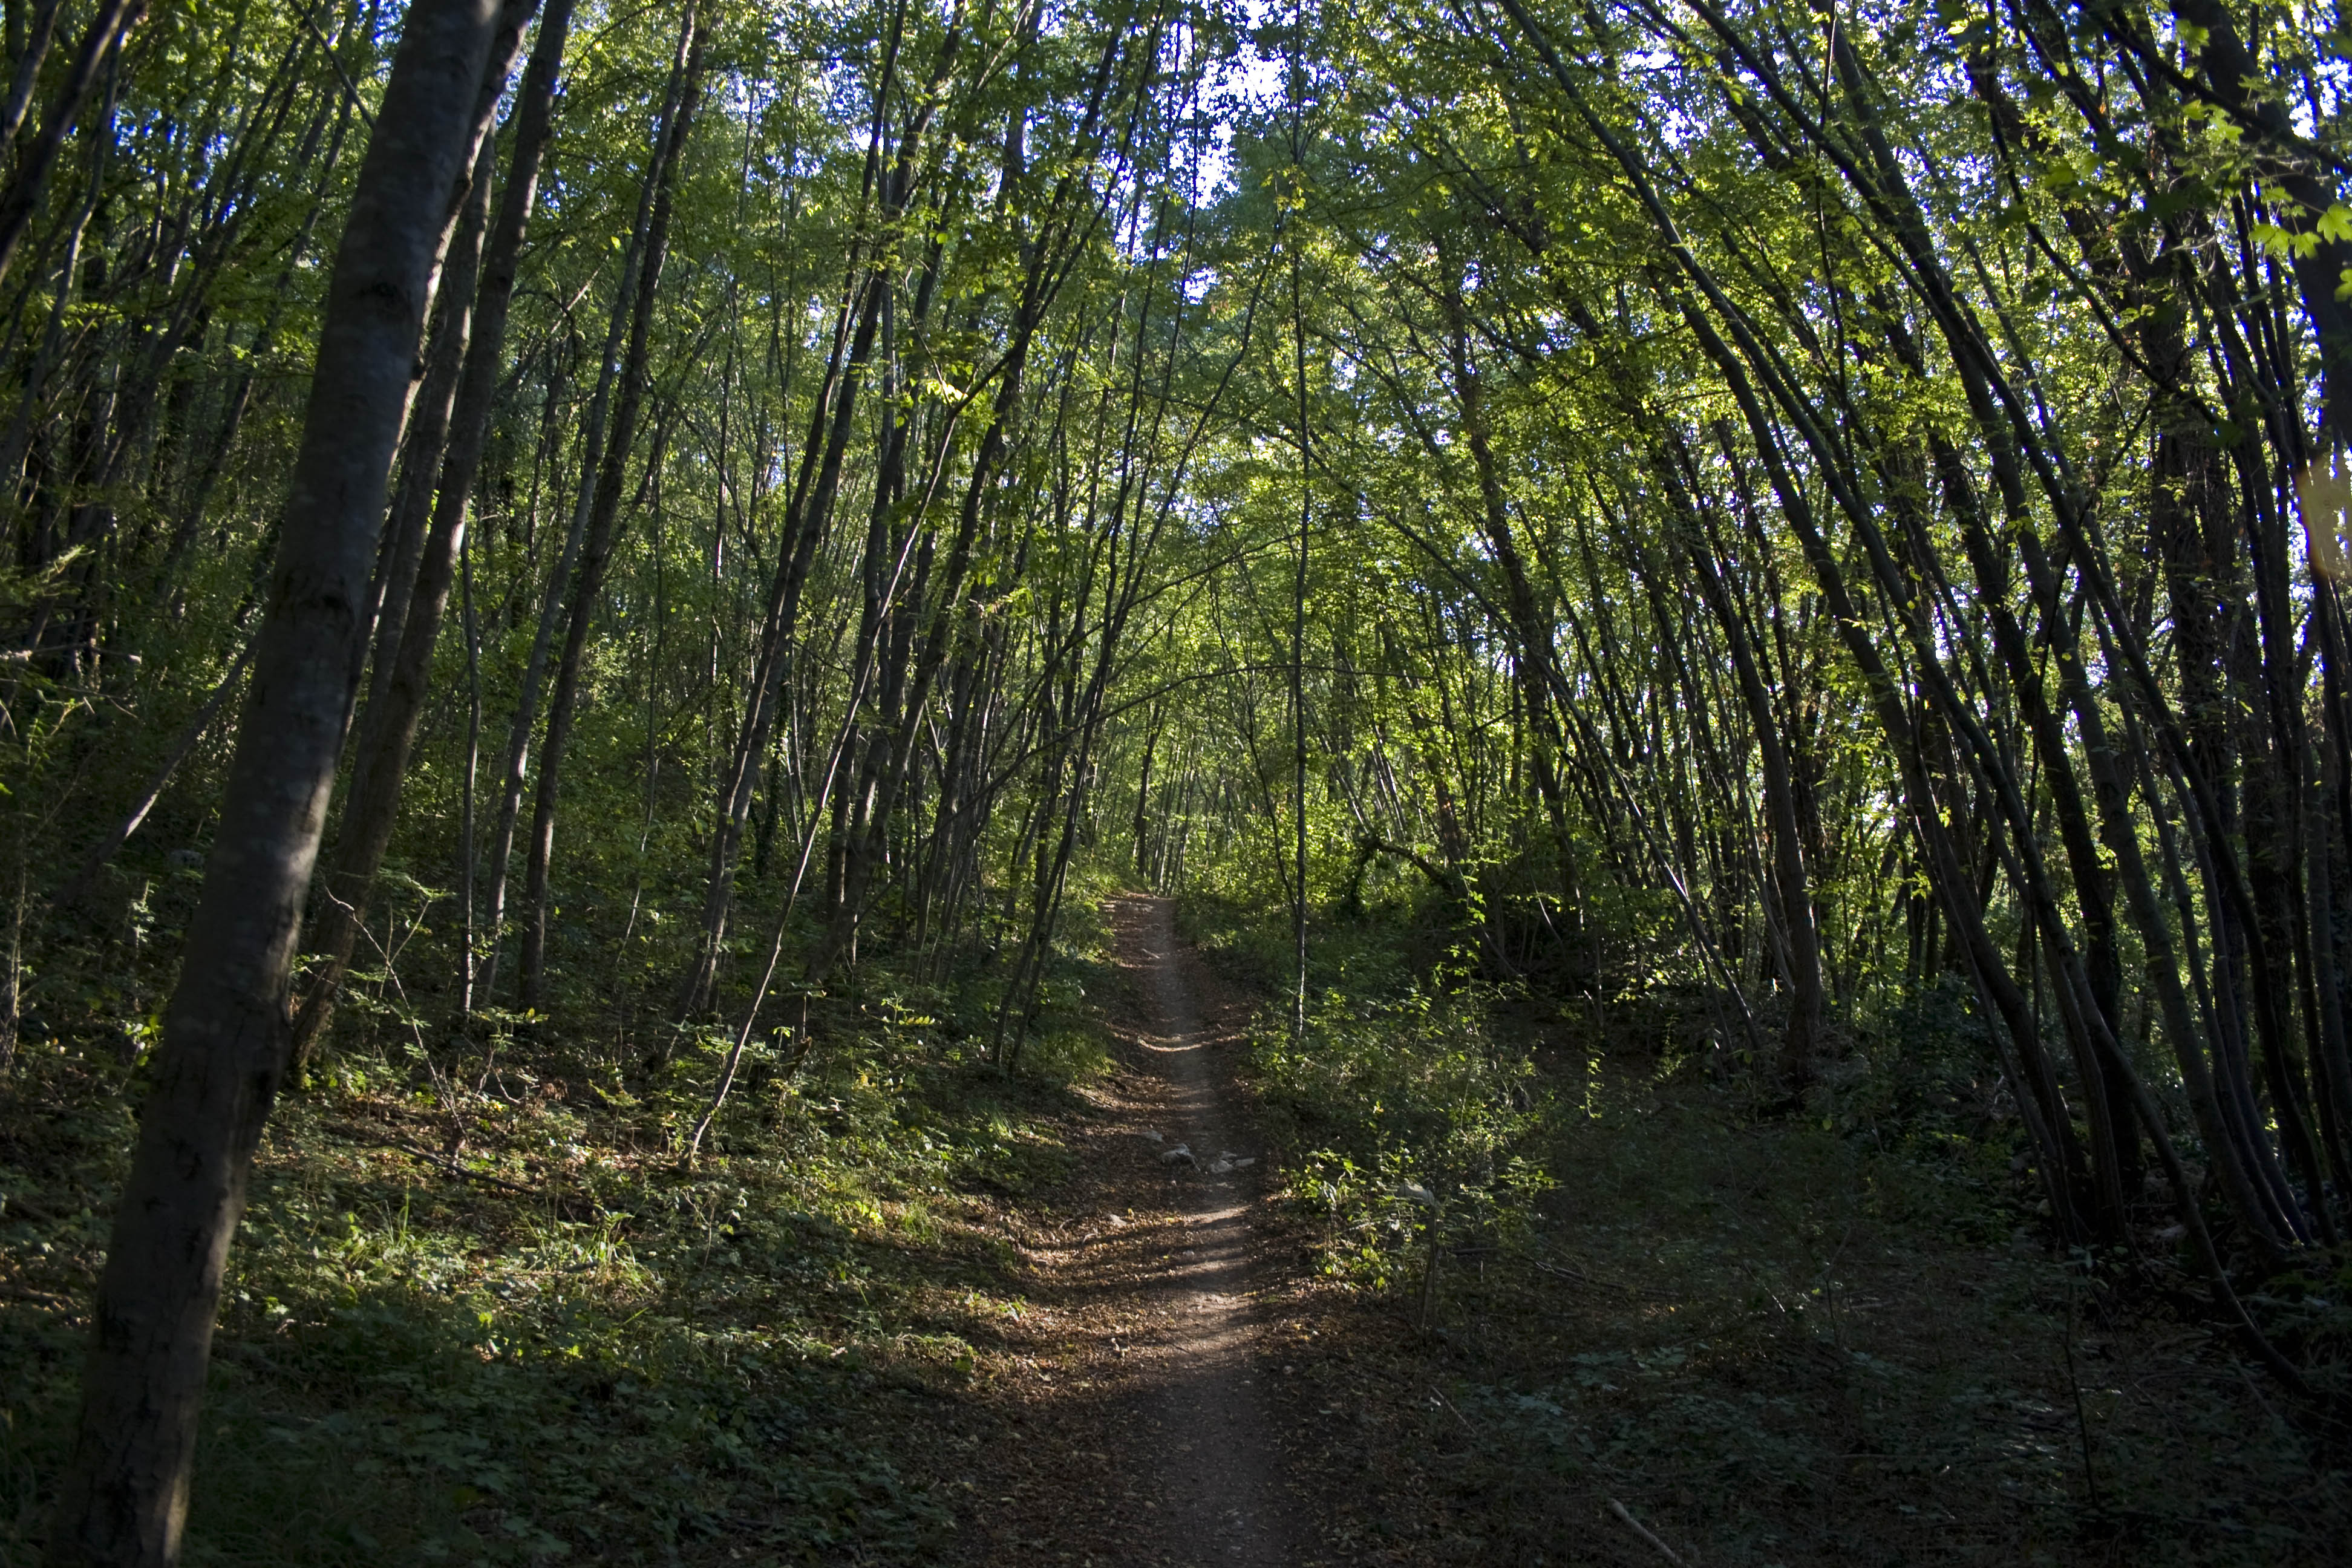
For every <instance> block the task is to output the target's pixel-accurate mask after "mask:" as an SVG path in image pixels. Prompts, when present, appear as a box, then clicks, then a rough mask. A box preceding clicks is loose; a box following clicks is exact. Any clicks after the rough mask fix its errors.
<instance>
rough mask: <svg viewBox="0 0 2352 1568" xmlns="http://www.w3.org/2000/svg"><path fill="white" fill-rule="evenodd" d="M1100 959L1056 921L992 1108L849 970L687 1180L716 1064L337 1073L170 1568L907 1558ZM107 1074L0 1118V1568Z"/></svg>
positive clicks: (268, 1255)
mask: <svg viewBox="0 0 2352 1568" xmlns="http://www.w3.org/2000/svg"><path fill="white" fill-rule="evenodd" d="M1097 939H1098V932H1097V931H1096V929H1095V927H1094V925H1093V923H1092V921H1089V920H1087V919H1084V918H1082V919H1081V920H1079V921H1076V922H1075V924H1074V930H1073V931H1072V933H1071V934H1070V935H1069V936H1068V937H1067V938H1066V942H1065V945H1064V947H1063V950H1062V951H1061V952H1059V954H1058V955H1057V959H1056V966H1055V970H1054V971H1053V973H1052V975H1051V977H1050V984H1049V986H1048V995H1047V1005H1046V1007H1045V1009H1044V1011H1043V1012H1042V1013H1041V1015H1040V1017H1039V1019H1038V1020H1037V1026H1038V1032H1037V1037H1036V1039H1035V1041H1034V1043H1033V1045H1032V1047H1031V1048H1030V1049H1029V1050H1028V1051H1027V1052H1026V1053H1025V1055H1024V1060H1023V1062H1022V1068H1021V1070H1020V1071H1019V1072H1018V1073H1016V1074H1013V1075H1010V1076H1008V1075H1005V1074H1003V1073H1002V1072H1000V1071H999V1070H998V1068H996V1067H995V1066H993V1065H992V1064H991V1063H990V1062H989V1061H988V1060H987V1059H986V1058H987V1055H988V1046H989V1027H988V1026H989V1024H990V1022H991V1015H990V1014H989V1012H988V1010H987V1009H986V1008H985V1007H982V1006H978V1005H971V1004H970V1003H964V1004H962V1008H963V1010H962V1012H961V1013H959V1012H958V1010H957V1009H958V1006H959V1003H958V1000H957V998H956V997H954V996H953V995H950V994H945V993H943V992H941V991H940V990H939V989H936V988H933V989H930V990H926V989H924V988H922V987H919V986H915V985H913V984H905V983H901V982H898V981H897V980H895V979H893V977H892V975H891V973H890V972H889V971H887V970H886V969H880V968H878V967H877V968H874V969H872V970H871V971H870V973H868V974H867V975H866V977H865V979H864V981H863V982H862V984H861V985H860V986H859V988H858V991H857V993H856V995H855V996H854V997H850V996H845V997H842V998H838V999H833V1000H830V1001H828V1002H827V1003H825V1004H824V1006H825V1007H826V1009H827V1011H826V1012H825V1013H824V1015H823V1016H821V1017H820V1019H819V1020H818V1024H819V1026H818V1027H817V1028H816V1029H815V1030H814V1034H815V1036H816V1037H817V1040H818V1044H817V1046H816V1047H815V1048H814V1049H813V1050H811V1051H810V1052H808V1053H807V1054H805V1055H804V1056H803V1055H798V1054H796V1053H793V1052H791V1051H790V1050H789V1049H788V1048H787V1046H786V1043H785V1042H784V1041H783V1040H782V1039H771V1040H767V1041H762V1042H756V1043H755V1044H754V1045H753V1046H752V1047H751V1050H750V1052H749V1053H748V1059H747V1061H746V1063H745V1065H744V1070H743V1071H742V1073H741V1074H740V1077H739V1079H738V1080H737V1084H736V1087H735V1089H734V1091H733V1093H732V1094H731V1095H730V1099H729V1102H728V1105H727V1107H726V1109H725V1110H724V1111H723V1113H722V1114H721V1116H720V1117H719V1121H718V1122H717V1123H716V1124H715V1126H714V1127H713V1129H712V1134H711V1137H710V1138H709V1141H708V1142H706V1144H705V1151H704V1154H703V1156H702V1157H701V1158H700V1159H699V1160H698V1161H697V1162H696V1163H694V1165H693V1166H692V1168H690V1169H689V1168H687V1167H685V1166H684V1165H683V1164H682V1163H681V1159H680V1154H681V1150H682V1145H683V1142H684V1141H685V1132H686V1130H687V1129H688V1128H690V1126H691V1125H692V1123H693V1121H694V1120H695V1119H696V1118H697V1117H698V1116H699V1115H700V1114H701V1111H702V1110H703V1108H704V1106H705V1105H706V1104H707V1103H708V1100H709V1092H710V1089H711V1088H712V1085H713V1084H714V1082H715V1080H716V1079H717V1078H718V1075H719V1070H720V1061H721V1057H722V1053H723V1046H724V1042H723V1040H721V1039H719V1038H717V1037H713V1038H710V1039H703V1038H700V1037H694V1038H690V1039H688V1042H687V1043H686V1046H685V1048H684V1049H683V1051H682V1052H681V1054H680V1056H679V1058H678V1059H677V1060H676V1061H675V1062H674V1063H673V1064H672V1065H671V1067H670V1068H668V1069H667V1071H665V1072H663V1073H661V1074H659V1075H657V1076H656V1077H655V1078H654V1079H651V1080H649V1081H648V1080H645V1079H639V1078H637V1077H636V1076H635V1071H634V1065H633V1056H625V1055H624V1053H622V1052H620V1051H616V1050H614V1049H611V1048H609V1047H607V1046H604V1045H602V1044H598V1043H595V1042H592V1041H589V1040H586V1039H583V1038H580V1037H569V1036H566V1035H564V1034H563V1033H562V1032H561V1031H560V1030H558V1029H557V1028H556V1027H554V1026H551V1025H546V1024H538V1025H536V1026H534V1027H531V1028H525V1029H519V1030H516V1031H514V1032H513V1033H512V1034H511V1035H510V1036H509V1037H504V1038H501V1039H499V1040H497V1041H495V1042H491V1044H493V1045H495V1046H496V1047H497V1048H496V1049H495V1050H491V1049H488V1048H487V1047H482V1046H476V1047H462V1046H460V1045H448V1046H443V1047H436V1049H435V1050H433V1051H432V1052H430V1053H429V1054H428V1053H427V1052H425V1050H424V1048H423V1047H422V1046H421V1045H420V1044H419V1043H418V1037H417V1036H416V1035H415V1034H414V1033H413V1032H411V1031H408V1030H405V1029H402V1028H398V1027H376V1028H373V1029H366V1030H365V1033H364V1037H362V1038H359V1039H347V1040H346V1042H345V1045H344V1048H343V1049H342V1050H341V1052H340V1053H339V1054H337V1055H336V1056H335V1057H334V1058H332V1059H331V1061H330V1063H329V1064H328V1065H327V1067H326V1068H325V1069H324V1070H323V1071H321V1072H320V1074H318V1075H317V1076H316V1078H315V1079H314V1080H313V1082H312V1084H311V1085H310V1089H309V1090H308V1091H307V1092H305V1093H302V1094H299V1095H294V1096H289V1098H287V1099H286V1100H283V1101H282V1102H281V1104H280V1107H279V1110H278V1114H277V1116H276V1117H275V1118H274V1119H273V1121H272V1123H271V1126H270V1129H269V1131H268V1137H267V1140H266V1142H265V1146H264V1148H263V1151H262V1153H261V1156H260V1158H259V1160H258V1162H257V1169H256V1172H255V1178H254V1183H253V1187H252V1193H251V1198H250V1202H249V1204H248V1208H247V1216H246V1219H245V1222H244V1225H243V1226H242V1228H241V1230H240V1233H239V1236H238V1239H237V1245H236V1249H235V1252H234V1254H233V1258H232V1266H231V1267H232V1273H231V1278H230V1279H229V1281H228V1283H227V1286H226V1291H225V1297H224V1302H223V1314H222V1321H221V1326H220V1331H219V1334H218V1337H217V1339H216V1341H215V1354H214V1359H213V1367H214V1371H213V1377H212V1385H211V1388H210V1391H209V1393H208V1396H207V1403H206V1408H205V1424H204V1431H203V1436H202V1447H201V1451H200V1455H199V1458H198V1461H197V1466H196V1477H197V1479H196V1488H195V1492H194V1499H193V1503H192V1508H191V1512H190V1523H189V1535H188V1549H187V1554H186V1561H188V1562H189V1563H197V1564H201V1563H338V1564H341V1563H352V1564H366V1563H384V1564H392V1563H420V1562H435V1561H450V1562H466V1563H544V1562H551V1561H556V1560H561V1559H564V1558H567V1557H570V1558H579V1559H584V1560H593V1561H598V1562H613V1563H665V1562H669V1563H676V1562H695V1561H704V1560H708V1561H713V1562H733V1561H741V1560H750V1561H766V1562H774V1563H849V1562H857V1563H926V1562H931V1561H936V1560H937V1559H938V1557H939V1556H940V1552H941V1551H942V1549H943V1548H942V1542H944V1541H945V1540H946V1538H947V1535H948V1532H949V1531H950V1529H951V1527H952V1522H953V1513H952V1509H951V1504H952V1501H953V1499H952V1497H951V1496H950V1494H949V1493H947V1492H946V1491H943V1490H942V1489H940V1484H939V1483H938V1482H937V1481H936V1480H935V1479H932V1478H933V1477H934V1475H935V1474H936V1473H937V1472H939V1471H940V1470H941V1469H943V1468H946V1467H942V1466H939V1465H934V1464H933V1463H932V1462H931V1461H932V1459H933V1458H936V1456H935V1455H934V1454H932V1453H931V1452H930V1448H931V1447H936V1446H937V1445H940V1444H943V1443H949V1442H951V1441H952V1440H953V1438H952V1431H953V1428H954V1426H955V1421H956V1412H957V1407H958V1401H959V1400H960V1399H961V1398H962V1397H963V1395H964V1394H965V1393H966V1392H967V1391H968V1390H969V1389H971V1387H972V1386H973V1385H974V1384H975V1380H984V1379H985V1378H986V1377H987V1376H988V1374H989V1366H990V1363H991V1358H992V1356H993V1355H994V1354H995V1353H996V1352H995V1350H994V1348H993V1347H994V1336H995V1330H996V1327H997V1325H1000V1324H1002V1323H1003V1322H1004V1321H1007V1320H1008V1318H1009V1317H1011V1316H1012V1315H1015V1314H1017V1313H1018V1312H1019V1311H1020V1310H1021V1304H1020V1297H1019V1292H1018V1289H1017V1288H1016V1287H1015V1286H1014V1285H1013V1283H1011V1281H1012V1279H1013V1276H1012V1275H1011V1273H1010V1272H1009V1269H1008V1264H1009V1260H1010V1252H1009V1248H1008V1246H1007V1244H1006V1243H1005V1242H1004V1240H1003V1235H1002V1230H1001V1227H1000V1226H998V1225H997V1224H996V1223H995V1221H996V1218H997V1215H998V1212H999V1210H1000V1209H1001V1208H1002V1207H1003V1205H1006V1204H1008V1203H1013V1202H1017V1201H1019V1200H1020V1199H1021V1198H1022V1197H1023V1196H1024V1194H1030V1193H1033V1192H1035V1191H1037V1190H1040V1189H1041V1188H1044V1187H1048V1186H1050V1185H1051V1184H1054V1183H1055V1182H1057V1181H1058V1180H1060V1179H1061V1177H1062V1176H1063V1174H1064V1173H1065V1172H1066V1168H1067V1163H1068V1159H1069V1156H1068V1154H1067V1152H1066V1150H1064V1148H1063V1147H1062V1146H1061V1143H1060V1141H1059V1137H1058V1134H1057V1132H1056V1131H1055V1127H1054V1125H1053V1119H1054V1118H1055V1116H1056V1115H1058V1114H1061V1113H1063V1112H1066V1110H1069V1109H1070V1107H1071V1105H1072V1104H1073V1101H1072V1100H1071V1098H1070V1088H1069V1086H1070V1085H1071V1084H1072V1082H1073V1081H1075V1080H1080V1079H1085V1078H1087V1076H1089V1075H1091V1074H1093V1073H1096V1072H1098V1071H1099V1070H1100V1066H1101V1063H1102V1062H1103V1061H1104V1060H1105V1059H1106V1058H1105V1057H1104V1054H1103V1048H1102V1045H1101V1042H1100V1031H1099V1027H1098V1026H1097V1024H1096V1023H1095V1022H1094V1021H1093V1020H1092V1019H1091V1017H1090V1016H1089V1015H1088V1014H1087V1012H1086V1010H1085V1009H1086V1003H1085V1000H1084V992H1085V989H1086V986H1087V982H1088V978H1089V976H1090V975H1091V974H1092V973H1093V972H1094V967H1095V953H1094V952H1093V951H1092V944H1093V943H1094V942H1096V941H1097ZM368 1011H369V1010H368V1009H367V1008H365V1007H362V1008H359V1009H356V1010H355V1016H358V1017H360V1018H361V1019H362V1025H361V1026H358V1027H360V1028H362V1029H363V1028H364V1027H365V1020H366V1018H367V1016H368ZM394 1022H398V1020H397V1019H395V1020H394ZM625 1068H626V1069H628V1070H626V1071H625ZM139 1077H140V1069H139V1067H138V1065H137V1062H136V1059H135V1058H134V1059H133V1061H132V1063H131V1065H130V1066H129V1067H127V1068H126V1067H125V1066H124V1065H123V1063H122V1061H121V1059H120V1058H119V1057H118V1056H117V1055H116V1054H115V1053H112V1052H110V1051H105V1050H95V1051H94V1050H90V1049H87V1048H84V1047H83V1046H81V1045H80V1044H79V1042H77V1041H76V1040H73V1039H71V1038H65V1037H61V1038H59V1039H58V1040H55V1041H52V1042H50V1043H48V1044H47V1045H42V1046H36V1047H31V1048H28V1049H27V1050H26V1052H25V1053H24V1054H23V1055H22V1056H21V1057H20V1058H19V1060H18V1063H17V1067H16V1074H15V1076H14V1078H13V1079H11V1080H10V1081H9V1082H8V1084H7V1085H6V1087H5V1095H6V1097H7V1100H6V1103H5V1107H0V1138H5V1142H0V1195H5V1204H0V1249H5V1258H6V1259H7V1266H6V1272H5V1279H0V1292H5V1296H4V1297H0V1564H5V1565H8V1568H14V1565H16V1564H27V1565H29V1564H30V1563H33V1562H35V1561H37V1548H38V1543H39V1542H40V1540H41V1537H42V1532H43V1531H44V1530H45V1529H46V1528H47V1518H46V1513H47V1504H48V1501H49V1500H50V1498H51V1496H52V1495H53V1492H54V1489H55V1485H56V1481H57V1478H58V1473H59V1469H60V1468H61V1466H62V1464H63V1462H64V1459H65V1457H66V1454H67V1450H68V1445H69V1438H70V1432H69V1426H70V1422H71V1420H72V1416H73V1413H74V1404H75V1397H76V1385H77V1377H78V1373H79V1364H80V1358H81V1354H82V1349H83V1345H84V1342H85V1336H86V1333H87V1329H86V1326H85V1324H86V1320H85V1318H84V1317H83V1308H82V1303H83V1302H84V1301H86V1300H87V1299H88V1292H89V1288H90V1285H91V1283H92V1281H93V1279H94V1277H95V1269H96V1267H97V1265H98V1262H99V1260H100V1255H101V1249H102V1247H103V1246H104V1243H105V1239H106V1235H107V1228H108V1222H107V1218H106V1205H107V1203H108V1201H109V1199H110V1196H111V1194H112V1193H113V1192H114V1191H115V1189H116V1187H117V1185H118V1184H119V1182H120V1179H121V1171H122V1165H123V1160H124V1158H125V1152H126V1151H127V1149H128V1146H129V1139H130V1133H131V1119H130V1110H129V1108H130V1106H131V1104H132V1103H133V1100H134V1099H135V1095H136V1092H137V1089H138V1087H139Z"/></svg>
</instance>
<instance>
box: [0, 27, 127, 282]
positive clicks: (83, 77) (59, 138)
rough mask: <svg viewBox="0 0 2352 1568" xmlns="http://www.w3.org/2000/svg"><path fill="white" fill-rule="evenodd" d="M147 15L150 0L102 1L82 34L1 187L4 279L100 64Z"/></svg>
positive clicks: (0, 269) (0, 268)
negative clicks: (38, 124)
mask: <svg viewBox="0 0 2352 1568" xmlns="http://www.w3.org/2000/svg"><path fill="white" fill-rule="evenodd" d="M146 14H147V0H99V5H98V14H97V15H96V16H92V17H91V18H90V20H89V28H88V30H87V31H85V32H84V33H83V34H82V39H81V46H80V47H79V48H77V49H76V50H75V51H74V58H73V64H72V66H71V67H70V68H68V71H67V73H66V79H65V81H64V82H63V83H62V84H61V85H60V86H59V87H58V95H57V96H56V97H55V98H53V99H51V100H49V105H48V108H47V110H44V111H43V113H42V115H41V128H40V129H39V130H38V131H37V132H34V135H33V140H32V141H31V142H29V143H28V144H27V145H26V147H25V148H24V150H23V151H22V152H21V153H19V154H18V155H17V158H16V166H15V167H14V168H13V169H12V170H11V171H10V173H9V176H8V183H7V184H6V185H5V186H0V278H5V277H7V275H8V264H9V262H10V261H12V260H14V259H15V258H16V247H18V246H19V245H20V244H22V243H23V242H24V238H25V231H26V229H27V228H29V227H30V226H32V222H33V214H34V213H35V212H37V210H39V207H40V205H41V193H42V192H43V191H44V190H46V189H47V186H48V183H49V169H50V166H51V165H52V164H54V163H56V162H57V161H58V148H59V147H62V146H63V145H65V140H66V133H67V132H69V131H71V130H72V129H73V124H74V121H75V119H76V118H77V117H79V115H80V113H81V106H82V104H83V102H84V101H85V100H88V99H89V90H90V89H91V88H92V87H93V86H94V85H96V83H97V81H98V72H99V68H100V66H101V65H103V64H104V63H105V61H106V58H107V56H108V55H110V54H111V53H112V52H113V50H114V48H115V46H116V45H118V44H119V43H121V40H122V36H123V35H124V34H126V33H128V32H129V31H131V28H133V27H135V26H138V25H139V22H140V19H141V18H142V17H143V16H146ZM20 112H21V110H20Z"/></svg>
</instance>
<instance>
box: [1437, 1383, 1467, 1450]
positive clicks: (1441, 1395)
mask: <svg viewBox="0 0 2352 1568" xmlns="http://www.w3.org/2000/svg"><path fill="white" fill-rule="evenodd" d="M1429 1394H1430V1397H1431V1398H1433V1399H1434V1400H1436V1401H1437V1403H1439V1404H1440V1405H1444V1406H1445V1408H1447V1409H1448V1410H1451V1411H1453V1412H1454V1419H1455V1420H1456V1421H1459V1422H1461V1423H1462V1430H1464V1431H1465V1432H1467V1433H1469V1434H1470V1436H1473V1437H1475V1436H1477V1435H1478V1428H1476V1427H1475V1426H1471V1425H1470V1417H1468V1416H1467V1415H1463V1414H1462V1412H1461V1410H1460V1409H1459V1408H1458V1407H1457V1406H1456V1405H1454V1401H1452V1400H1450V1399H1448V1398H1446V1397H1445V1391H1444V1389H1442V1388H1440V1387H1438V1386H1437V1385H1436V1384H1430V1385H1429Z"/></svg>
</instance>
